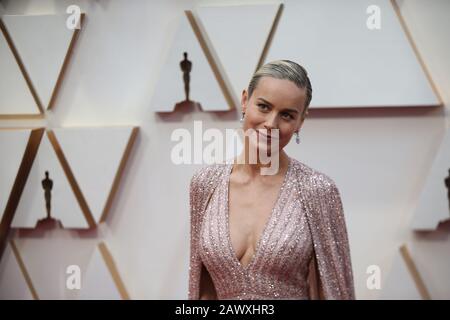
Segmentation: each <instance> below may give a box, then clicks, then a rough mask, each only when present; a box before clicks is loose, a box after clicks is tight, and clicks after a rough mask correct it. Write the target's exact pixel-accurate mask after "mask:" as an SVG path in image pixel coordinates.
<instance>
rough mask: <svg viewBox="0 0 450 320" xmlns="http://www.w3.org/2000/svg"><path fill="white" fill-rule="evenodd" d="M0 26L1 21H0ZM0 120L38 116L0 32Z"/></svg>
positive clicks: (36, 106)
mask: <svg viewBox="0 0 450 320" xmlns="http://www.w3.org/2000/svg"><path fill="white" fill-rule="evenodd" d="M0 26H1V20H0ZM0 57H1V59H0V70H1V72H0V118H1V117H12V116H19V115H23V114H27V115H35V116H36V115H40V111H39V108H38V105H37V104H36V101H35V100H34V99H33V95H32V94H31V91H30V90H29V88H28V85H27V82H26V81H25V78H24V77H23V74H22V72H21V71H20V67H19V65H18V64H17V62H16V60H15V58H14V54H13V53H12V51H11V49H10V47H9V46H8V43H7V41H6V38H5V36H4V33H3V32H1V30H0Z"/></svg>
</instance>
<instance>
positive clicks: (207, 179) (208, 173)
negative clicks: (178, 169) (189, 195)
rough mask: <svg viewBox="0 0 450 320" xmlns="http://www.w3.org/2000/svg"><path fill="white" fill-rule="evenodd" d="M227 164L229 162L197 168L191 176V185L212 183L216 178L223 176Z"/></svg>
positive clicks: (204, 185)
mask: <svg viewBox="0 0 450 320" xmlns="http://www.w3.org/2000/svg"><path fill="white" fill-rule="evenodd" d="M227 165H228V164H227V163H213V164H209V165H206V166H204V167H202V168H200V169H197V170H196V171H195V172H194V174H193V175H192V177H191V187H194V186H202V187H206V186H209V185H211V184H212V183H213V181H214V180H216V179H217V178H219V177H220V176H222V174H223V173H224V172H225V169H226V167H227Z"/></svg>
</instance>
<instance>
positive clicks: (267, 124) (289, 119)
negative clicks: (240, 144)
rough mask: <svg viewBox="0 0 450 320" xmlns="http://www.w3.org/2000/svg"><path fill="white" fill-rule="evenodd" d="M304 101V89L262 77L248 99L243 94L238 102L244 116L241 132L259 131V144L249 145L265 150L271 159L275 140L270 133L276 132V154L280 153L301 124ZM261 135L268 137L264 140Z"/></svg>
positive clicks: (252, 142)
mask: <svg viewBox="0 0 450 320" xmlns="http://www.w3.org/2000/svg"><path fill="white" fill-rule="evenodd" d="M305 101H306V89H304V88H299V87H297V85H296V84H295V83H294V82H292V81H290V80H281V79H276V78H272V77H262V78H260V79H259V82H258V84H257V86H256V88H255V89H254V90H253V93H252V96H251V97H250V98H249V97H248V93H247V91H246V90H244V91H243V92H242V99H241V105H242V111H243V112H245V116H244V124H243V129H244V131H245V132H247V130H248V129H254V130H255V131H258V135H257V137H258V140H257V141H254V139H252V138H250V139H249V140H250V144H251V145H252V146H253V147H257V148H258V149H261V148H263V149H265V150H267V154H268V155H270V149H271V141H272V140H274V139H275V137H276V135H275V130H273V129H278V150H277V152H279V151H280V150H282V149H283V148H284V147H285V146H286V145H287V144H288V143H289V141H290V139H291V137H292V135H293V134H294V133H295V131H297V130H300V128H301V126H302V124H303V120H304V118H302V112H303V108H304V106H305ZM305 116H306V114H305ZM262 129H266V130H267V131H265V130H262ZM264 133H267V135H269V137H265V136H264V135H263V134H264ZM270 135H271V136H272V137H270ZM274 135H275V137H274ZM266 141H267V143H266ZM274 141H275V140H274ZM255 144H256V145H255Z"/></svg>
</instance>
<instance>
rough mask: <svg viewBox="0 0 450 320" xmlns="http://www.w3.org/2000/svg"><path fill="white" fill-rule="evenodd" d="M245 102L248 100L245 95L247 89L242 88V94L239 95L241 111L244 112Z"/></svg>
mask: <svg viewBox="0 0 450 320" xmlns="http://www.w3.org/2000/svg"><path fill="white" fill-rule="evenodd" d="M247 102H248V96H247V90H245V89H244V90H242V96H241V107H242V112H245V111H246V109H247Z"/></svg>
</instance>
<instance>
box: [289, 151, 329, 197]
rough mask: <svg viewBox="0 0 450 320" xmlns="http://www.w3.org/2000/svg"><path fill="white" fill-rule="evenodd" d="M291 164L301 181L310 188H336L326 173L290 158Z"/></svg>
mask: <svg viewBox="0 0 450 320" xmlns="http://www.w3.org/2000/svg"><path fill="white" fill-rule="evenodd" d="M292 161H293V165H294V167H295V168H296V169H297V170H296V171H297V174H298V177H297V179H299V180H300V181H301V182H302V183H304V184H308V185H309V186H310V187H312V188H325V189H328V190H330V191H331V190H337V186H336V183H335V181H334V180H333V179H332V178H331V177H330V176H329V175H328V174H326V173H324V172H321V171H319V170H317V169H314V168H312V167H310V166H309V165H306V164H304V163H303V162H300V161H299V160H297V159H294V158H292Z"/></svg>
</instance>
